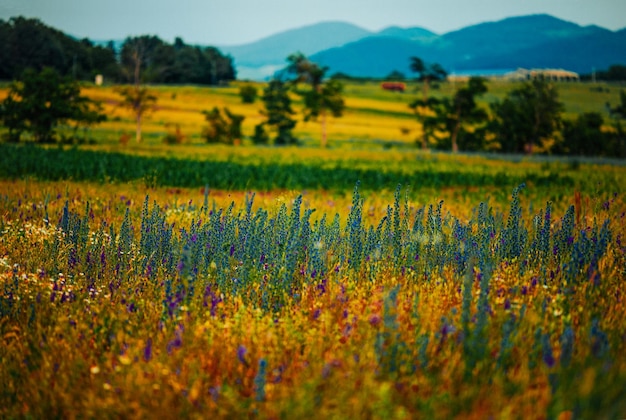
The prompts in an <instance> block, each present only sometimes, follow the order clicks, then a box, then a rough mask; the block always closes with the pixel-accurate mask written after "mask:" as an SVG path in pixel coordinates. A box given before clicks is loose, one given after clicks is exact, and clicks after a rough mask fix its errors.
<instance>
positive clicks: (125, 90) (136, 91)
mask: <svg viewBox="0 0 626 420" xmlns="http://www.w3.org/2000/svg"><path fill="white" fill-rule="evenodd" d="M117 92H118V93H119V94H120V95H121V96H122V102H120V106H122V107H124V108H127V109H129V110H130V111H131V112H132V113H133V116H134V118H135V123H136V125H135V127H136V128H135V139H136V140H137V143H140V142H141V139H142V136H141V122H142V121H143V118H144V116H146V115H147V114H148V113H150V112H152V111H154V110H155V105H156V102H157V97H156V96H155V95H153V94H152V92H150V91H149V90H148V88H146V87H145V86H140V85H137V84H136V85H133V86H121V87H119V88H118V89H117Z"/></svg>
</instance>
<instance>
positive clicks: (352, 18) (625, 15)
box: [0, 0, 626, 46]
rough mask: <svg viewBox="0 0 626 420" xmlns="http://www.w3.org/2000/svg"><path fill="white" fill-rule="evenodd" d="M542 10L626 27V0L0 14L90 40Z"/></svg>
mask: <svg viewBox="0 0 626 420" xmlns="http://www.w3.org/2000/svg"><path fill="white" fill-rule="evenodd" d="M537 13H547V14H551V15H553V16H555V17H558V18H561V19H564V20H567V21H571V22H574V23H577V24H580V25H590V24H595V25H598V26H602V27H605V28H607V29H611V30H618V29H623V28H625V27H626V0H428V1H427V0H313V1H307V2H305V1H301V0H0V19H3V20H7V19H9V18H10V17H12V16H25V17H29V18H38V19H40V20H41V21H42V22H44V23H45V24H46V25H49V26H52V27H54V28H56V29H59V30H61V31H63V32H65V33H68V34H70V35H73V36H76V37H79V38H84V37H86V38H89V39H91V40H110V39H115V40H117V39H124V38H126V37H127V36H136V35H146V34H149V35H157V36H159V37H160V38H162V39H163V40H165V41H168V42H172V41H173V40H174V38H175V37H177V36H179V37H181V38H182V39H183V40H184V41H185V42H186V43H188V44H202V45H216V46H219V45H239V44H245V43H248V42H252V41H256V40H259V39H261V38H263V37H266V36H269V35H272V34H275V33H278V32H281V31H284V30H288V29H293V28H298V27H301V26H305V25H310V24H314V23H318V22H323V21H346V22H350V23H353V24H356V25H358V26H361V27H363V28H365V29H369V30H372V31H377V30H380V29H383V28H385V27H388V26H394V25H395V26H401V27H415V26H419V27H422V28H425V29H429V30H431V31H433V32H436V33H439V34H442V33H445V32H449V31H452V30H456V29H460V28H462V27H465V26H468V25H473V24H477V23H481V22H487V21H494V20H500V19H503V18H506V17H512V16H521V15H528V14H537Z"/></svg>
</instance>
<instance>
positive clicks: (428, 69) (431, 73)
mask: <svg viewBox="0 0 626 420" xmlns="http://www.w3.org/2000/svg"><path fill="white" fill-rule="evenodd" d="M410 60H411V64H410V65H409V67H410V68H411V71H413V73H417V74H418V80H420V81H421V82H422V83H423V86H422V88H423V92H424V100H427V98H428V88H429V86H430V82H432V81H442V80H446V77H447V76H448V73H446V71H445V70H444V69H443V67H441V65H440V64H437V63H433V64H428V65H427V64H426V63H424V61H423V60H422V59H421V58H419V57H411V58H410Z"/></svg>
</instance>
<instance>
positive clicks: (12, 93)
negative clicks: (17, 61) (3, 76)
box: [0, 68, 105, 143]
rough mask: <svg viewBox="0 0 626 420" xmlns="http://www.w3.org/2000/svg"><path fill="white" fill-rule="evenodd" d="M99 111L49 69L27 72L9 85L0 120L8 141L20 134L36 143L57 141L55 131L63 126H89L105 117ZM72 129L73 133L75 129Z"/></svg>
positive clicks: (70, 82)
mask: <svg viewBox="0 0 626 420" xmlns="http://www.w3.org/2000/svg"><path fill="white" fill-rule="evenodd" d="M100 111H101V108H99V107H98V104H97V103H96V102H94V101H91V100H90V99H88V98H86V97H84V96H81V95H80V86H79V85H78V83H77V82H75V81H73V80H71V79H69V78H68V77H63V76H61V75H60V74H59V73H58V72H57V71H56V70H54V69H52V68H45V69H43V70H42V71H41V72H36V71H34V70H32V69H27V70H25V71H24V72H23V74H22V77H21V80H20V81H15V82H13V83H12V84H11V87H10V90H9V94H8V96H7V97H6V99H5V100H4V101H3V102H2V104H1V105H0V120H2V121H3V124H4V125H5V126H6V127H7V128H8V135H7V138H8V140H9V141H19V140H20V138H21V135H22V134H23V133H24V132H29V133H31V134H32V136H33V138H34V140H35V141H36V142H38V143H51V142H54V141H56V140H57V138H56V128H57V127H58V126H59V125H61V124H64V123H68V122H73V123H74V124H75V127H76V128H77V127H78V126H80V125H83V124H84V125H86V126H89V125H92V124H96V123H98V122H101V121H103V120H104V119H105V116H104V115H103V114H101V112H100ZM76 128H75V130H76Z"/></svg>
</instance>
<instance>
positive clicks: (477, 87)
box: [411, 77, 488, 153]
mask: <svg viewBox="0 0 626 420" xmlns="http://www.w3.org/2000/svg"><path fill="white" fill-rule="evenodd" d="M486 92H487V85H486V84H485V80H484V79H482V78H480V77H473V78H471V79H470V80H469V82H468V84H467V86H466V87H463V88H460V89H458V90H457V91H456V93H455V94H454V96H453V97H452V98H442V99H436V98H429V99H428V101H426V102H423V101H422V100H418V101H416V102H414V103H413V104H412V105H411V106H412V107H415V106H423V107H425V108H426V109H427V111H428V115H427V116H425V117H424V118H423V124H424V131H425V132H427V133H429V134H430V135H433V136H435V137H436V138H438V137H437V135H438V133H441V134H444V136H445V137H439V138H438V143H439V145H443V144H446V143H447V142H448V141H449V147H451V148H452V152H454V153H456V152H458V151H459V146H461V147H462V148H464V149H470V148H471V149H479V148H480V147H481V144H479V143H480V139H479V138H478V136H470V133H473V132H475V131H476V127H477V126H480V125H481V124H484V123H485V122H486V121H487V117H488V116H487V112H486V111H485V110H484V109H482V108H480V107H479V106H478V105H477V103H476V97H477V96H480V95H483V94H484V93H486ZM477 143H478V144H477ZM446 146H447V144H446Z"/></svg>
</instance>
